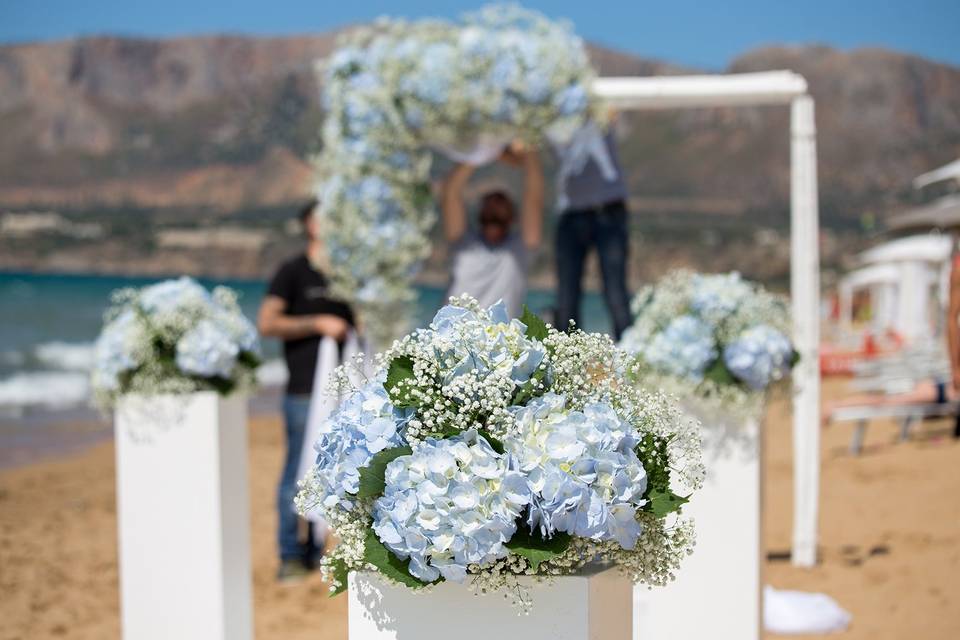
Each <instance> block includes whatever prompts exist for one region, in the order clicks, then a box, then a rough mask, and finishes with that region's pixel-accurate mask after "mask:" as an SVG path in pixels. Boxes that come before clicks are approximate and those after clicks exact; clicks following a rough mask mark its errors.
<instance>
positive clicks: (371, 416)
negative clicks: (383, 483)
mask: <svg viewBox="0 0 960 640" xmlns="http://www.w3.org/2000/svg"><path fill="white" fill-rule="evenodd" d="M409 419H410V412H409V411H408V410H401V409H397V408H396V407H394V406H393V404H392V403H391V402H390V399H389V397H388V395H387V392H386V390H385V389H384V388H383V379H382V377H381V378H380V379H376V380H371V381H370V382H368V383H367V384H366V385H364V386H362V387H360V389H358V390H357V391H355V392H354V393H352V394H351V395H350V396H349V397H347V399H346V400H345V401H344V402H343V403H342V404H341V405H340V406H339V407H338V408H337V410H336V411H335V412H334V413H333V415H331V416H330V418H329V419H328V420H327V422H326V423H325V424H324V425H323V427H322V431H321V433H320V437H319V438H318V439H317V442H316V444H315V445H314V449H316V451H317V464H316V467H315V471H314V473H315V479H316V480H317V490H318V491H319V494H320V497H321V503H322V504H323V506H324V507H326V508H332V507H335V506H337V505H340V506H342V507H343V508H344V509H350V508H352V505H353V502H352V497H351V496H353V495H356V493H357V491H359V490H360V469H362V468H363V467H365V466H367V464H369V463H370V458H372V457H373V455H374V454H375V453H378V452H380V451H383V450H384V449H391V448H393V447H399V446H402V445H404V444H406V442H405V440H404V439H403V430H404V428H405V427H406V424H407V421H408V420H409Z"/></svg>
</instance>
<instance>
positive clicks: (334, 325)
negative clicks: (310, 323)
mask: <svg viewBox="0 0 960 640" xmlns="http://www.w3.org/2000/svg"><path fill="white" fill-rule="evenodd" d="M314 325H315V328H316V331H317V333H319V334H320V335H322V336H329V337H331V338H333V339H334V340H336V341H337V342H342V341H343V340H344V339H346V337H347V332H348V331H350V323H348V322H347V321H346V320H344V319H343V318H341V317H340V316H335V315H331V314H321V315H318V316H316V317H315V318H314Z"/></svg>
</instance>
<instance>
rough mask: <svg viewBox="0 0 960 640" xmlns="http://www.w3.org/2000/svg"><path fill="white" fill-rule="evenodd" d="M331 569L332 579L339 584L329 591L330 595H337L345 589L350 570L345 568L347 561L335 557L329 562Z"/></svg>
mask: <svg viewBox="0 0 960 640" xmlns="http://www.w3.org/2000/svg"><path fill="white" fill-rule="evenodd" d="M330 564H331V565H332V570H333V579H334V580H336V581H337V582H338V583H340V584H339V586H337V587H336V588H335V589H334V590H333V591H331V592H330V597H331V598H332V597H333V596H338V595H340V594H341V593H343V592H344V591H346V590H347V584H348V583H347V580H349V575H348V574H349V573H350V570H349V569H348V568H347V563H346V562H344V561H343V560H342V559H341V558H337V559H336V560H334V561H333V562H331V563H330Z"/></svg>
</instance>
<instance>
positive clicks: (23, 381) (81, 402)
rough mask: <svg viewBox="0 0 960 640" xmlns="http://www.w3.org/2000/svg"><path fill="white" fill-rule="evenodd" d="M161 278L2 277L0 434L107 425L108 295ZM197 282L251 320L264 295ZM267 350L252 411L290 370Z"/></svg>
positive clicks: (590, 305) (594, 300)
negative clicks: (101, 338) (229, 295)
mask: <svg viewBox="0 0 960 640" xmlns="http://www.w3.org/2000/svg"><path fill="white" fill-rule="evenodd" d="M160 279H162V278H139V277H121V276H103V275H73V274H71V275H61V274H35V273H0V427H4V428H8V429H9V428H13V427H16V428H17V429H18V431H19V430H24V429H26V430H29V429H33V428H40V427H42V426H49V425H50V424H51V423H70V424H75V423H78V422H85V423H102V422H103V421H104V420H105V417H104V416H101V415H99V414H98V413H97V412H96V411H95V410H94V409H92V408H91V407H90V384H89V374H88V372H89V369H90V366H91V364H92V360H93V343H94V340H95V339H96V337H97V335H98V333H99V331H100V327H101V325H102V322H103V314H104V312H105V311H106V309H107V307H108V306H109V302H110V294H111V292H113V291H114V290H116V289H120V288H123V287H142V286H144V285H148V284H152V283H154V282H157V281H159V280H160ZM198 280H199V281H200V282H201V283H202V284H204V285H205V286H208V287H212V286H214V285H221V284H222V285H226V286H229V287H231V288H233V289H234V290H236V291H237V292H238V293H239V294H240V305H241V307H242V308H243V312H244V313H245V314H246V315H247V317H249V318H250V319H251V320H253V318H254V317H255V316H256V311H257V307H258V306H259V304H260V300H261V298H262V297H263V294H264V292H265V290H266V282H264V281H262V280H214V279H207V278H198ZM443 293H444V292H443V290H442V289H440V288H437V287H429V286H420V287H418V288H417V301H416V309H415V313H414V315H415V319H416V323H417V325H418V326H422V325H424V324H426V323H428V322H429V321H430V318H431V317H432V316H433V313H434V312H435V311H436V310H437V309H438V308H439V307H440V305H441V303H442V300H443ZM553 303H554V292H552V291H538V290H532V291H530V293H529V295H528V298H527V304H528V306H529V307H530V308H531V309H533V310H534V311H538V312H548V311H549V310H550V309H551V308H552V307H553ZM583 317H584V323H583V325H584V328H585V329H587V330H589V331H605V332H606V331H609V329H610V324H609V316H608V315H607V312H606V308H605V307H604V305H603V302H602V298H601V297H600V296H599V295H598V294H596V293H590V292H588V293H586V294H585V296H584V313H583ZM263 350H264V355H265V358H264V360H265V364H264V366H262V367H261V369H260V371H259V378H260V383H261V386H262V387H263V389H264V391H263V393H262V394H261V395H260V396H259V397H258V398H257V399H255V402H254V410H262V411H275V410H276V408H277V404H276V402H275V399H276V396H277V395H278V394H279V391H278V390H279V389H280V388H281V387H282V386H283V383H284V382H285V377H286V371H285V369H284V366H283V362H282V360H281V359H280V344H279V342H278V341H276V340H265V341H264V344H263ZM0 435H2V434H0ZM7 435H9V433H8V434H7Z"/></svg>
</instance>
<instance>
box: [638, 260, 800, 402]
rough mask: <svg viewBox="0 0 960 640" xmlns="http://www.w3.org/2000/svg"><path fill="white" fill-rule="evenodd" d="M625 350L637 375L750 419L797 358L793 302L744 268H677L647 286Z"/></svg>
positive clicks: (646, 383)
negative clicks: (745, 275) (792, 339)
mask: <svg viewBox="0 0 960 640" xmlns="http://www.w3.org/2000/svg"><path fill="white" fill-rule="evenodd" d="M632 309H633V313H634V316H635V320H634V323H633V325H631V326H630V327H629V328H628V329H627V331H625V332H624V335H623V338H622V339H621V341H620V347H621V348H622V349H624V350H625V351H626V352H627V353H629V354H631V355H632V362H631V364H630V368H629V377H630V378H631V379H632V380H634V381H635V382H637V383H638V384H640V385H641V386H643V387H645V388H652V389H663V390H666V391H668V392H670V393H673V394H675V395H678V396H680V397H681V398H684V399H693V400H696V401H697V402H698V403H699V404H700V405H701V406H704V405H705V406H707V407H712V408H716V409H720V410H723V411H725V412H727V413H729V414H732V415H735V416H740V417H748V416H753V415H755V414H756V413H757V411H758V410H759V408H760V406H761V405H762V402H763V399H764V395H765V392H766V391H767V390H768V389H769V388H770V387H771V386H772V385H773V384H775V383H776V382H778V381H780V380H783V379H784V378H786V377H787V376H788V375H789V373H790V370H791V369H792V368H793V365H794V364H795V363H796V361H797V353H796V351H795V350H794V348H793V345H792V343H791V342H790V338H788V337H787V336H788V335H789V333H790V316H789V312H788V308H787V303H786V301H785V300H784V299H783V298H782V297H780V296H777V295H774V294H772V293H770V292H768V291H766V290H765V289H764V288H763V287H761V286H760V285H758V284H755V283H752V282H749V281H746V280H744V279H743V278H741V277H740V274H739V273H736V272H731V273H726V274H699V273H693V272H690V271H684V270H679V271H674V272H672V273H670V274H668V275H667V276H665V277H664V278H663V279H662V280H660V281H659V282H658V283H657V284H655V285H651V286H647V287H644V288H643V289H642V290H641V291H640V292H639V293H637V295H636V297H635V298H634V300H633V303H632Z"/></svg>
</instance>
